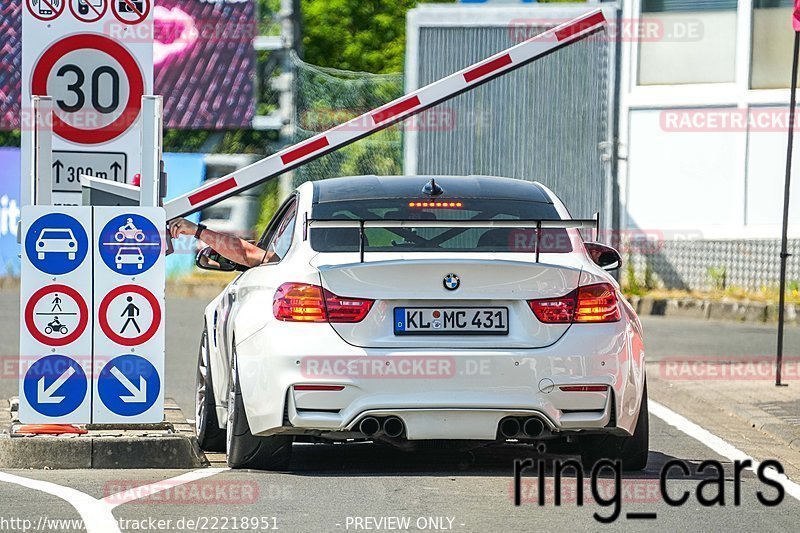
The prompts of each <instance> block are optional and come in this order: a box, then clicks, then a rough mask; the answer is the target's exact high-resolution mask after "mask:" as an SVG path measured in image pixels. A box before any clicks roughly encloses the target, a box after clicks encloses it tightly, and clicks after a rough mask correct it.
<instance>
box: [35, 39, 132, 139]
mask: <svg viewBox="0 0 800 533" xmlns="http://www.w3.org/2000/svg"><path fill="white" fill-rule="evenodd" d="M84 49H88V50H97V51H98V52H102V53H104V54H107V55H109V56H111V57H112V58H113V59H114V60H116V61H117V63H119V64H120V66H121V67H122V69H123V71H124V73H125V77H126V78H127V83H128V87H130V90H129V93H128V101H127V102H126V103H125V109H124V110H123V111H122V114H121V115H120V116H119V117H117V118H116V120H114V122H112V123H111V124H108V125H106V126H104V127H102V128H96V129H89V130H84V129H80V128H76V127H75V126H72V125H71V124H67V123H66V122H64V121H63V120H61V118H60V117H58V115H56V114H55V113H54V114H53V131H54V132H55V133H56V134H57V135H58V136H60V137H63V138H64V139H66V140H67V141H70V142H74V143H77V144H100V143H104V142H108V141H111V140H114V139H116V138H117V137H119V136H120V135H122V134H123V133H125V132H126V131H127V130H128V128H130V127H131V126H132V125H133V124H134V123H135V122H136V120H137V119H138V118H139V114H140V113H141V111H142V95H143V94H144V76H143V75H142V69H141V68H140V67H139V64H138V63H137V62H136V59H135V58H134V57H133V55H131V53H130V52H129V51H128V49H127V48H125V47H124V46H122V45H121V44H119V43H117V42H116V41H114V40H112V39H109V38H108V37H106V36H104V35H98V34H96V33H81V34H76V35H70V36H68V37H65V38H63V39H61V40H60V41H57V42H55V43H53V44H52V45H51V46H50V48H48V49H47V50H45V52H44V53H43V54H42V56H41V57H40V58H39V60H38V61H37V62H36V65H35V66H34V67H33V76H32V80H31V94H38V95H42V96H45V95H47V94H48V93H47V79H48V78H49V76H50V73H51V72H52V70H53V67H54V66H55V64H56V62H57V61H58V60H59V59H61V58H62V57H64V56H65V55H66V54H69V53H71V52H74V51H76V50H84Z"/></svg>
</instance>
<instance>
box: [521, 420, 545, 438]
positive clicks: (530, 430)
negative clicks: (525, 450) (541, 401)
mask: <svg viewBox="0 0 800 533" xmlns="http://www.w3.org/2000/svg"><path fill="white" fill-rule="evenodd" d="M523 431H524V432H525V436H527V437H538V436H539V435H541V434H542V433H543V432H544V424H543V423H542V421H541V420H539V419H538V418H529V419H527V420H526V421H525V425H524V426H523Z"/></svg>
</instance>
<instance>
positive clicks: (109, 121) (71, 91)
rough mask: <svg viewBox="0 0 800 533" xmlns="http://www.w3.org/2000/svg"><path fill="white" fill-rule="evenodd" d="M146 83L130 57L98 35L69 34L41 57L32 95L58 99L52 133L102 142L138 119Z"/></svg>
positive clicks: (80, 142)
mask: <svg viewBox="0 0 800 533" xmlns="http://www.w3.org/2000/svg"><path fill="white" fill-rule="evenodd" d="M144 88H145V82H144V76H143V74H142V69H141V67H140V66H139V64H138V63H137V61H136V59H135V58H134V57H133V55H131V53H130V52H129V51H128V50H127V49H126V48H125V47H124V46H122V45H121V44H119V43H117V42H116V41H114V40H112V39H110V38H108V37H105V36H103V35H99V34H93V33H84V34H78V35H70V36H67V37H64V38H63V39H61V40H59V41H56V42H54V43H53V44H52V45H51V46H50V47H49V48H47V49H46V50H45V51H44V53H42V55H41V56H40V57H39V58H38V60H37V61H36V63H35V65H34V68H33V75H32V78H31V89H32V94H38V95H47V96H52V97H53V132H54V133H55V134H56V135H58V136H59V137H61V138H63V139H65V140H67V141H70V142H73V143H78V144H90V145H91V144H101V143H105V142H108V141H112V140H114V139H116V138H117V137H119V136H120V135H122V134H123V133H125V132H126V131H127V130H128V129H129V128H130V127H131V126H132V125H133V124H134V123H135V122H136V121H137V119H138V118H139V114H140V112H141V107H142V95H143V94H144Z"/></svg>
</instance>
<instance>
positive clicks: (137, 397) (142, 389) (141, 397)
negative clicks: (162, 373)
mask: <svg viewBox="0 0 800 533" xmlns="http://www.w3.org/2000/svg"><path fill="white" fill-rule="evenodd" d="M111 373H112V374H113V375H114V377H115V378H117V379H118V380H119V382H120V383H122V386H123V387H125V388H126V389H128V392H130V393H131V394H132V396H124V397H123V396H120V398H119V399H120V400H122V401H123V402H125V403H144V402H146V401H147V380H146V379H144V376H139V388H138V389H137V388H136V386H135V385H134V384H133V383H131V382H130V380H129V379H128V378H127V377H125V374H123V373H122V372H120V371H119V369H117V367H114V368H112V369H111Z"/></svg>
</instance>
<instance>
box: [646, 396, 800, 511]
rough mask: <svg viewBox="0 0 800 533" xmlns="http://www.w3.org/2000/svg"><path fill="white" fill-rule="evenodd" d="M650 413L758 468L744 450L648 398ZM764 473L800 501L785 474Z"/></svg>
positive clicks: (796, 488) (769, 470) (797, 487)
mask: <svg viewBox="0 0 800 533" xmlns="http://www.w3.org/2000/svg"><path fill="white" fill-rule="evenodd" d="M648 403H649V407H650V414H651V415H655V416H657V417H658V418H660V419H661V420H663V421H664V422H666V423H667V424H669V425H670V426H673V427H675V428H677V429H679V430H680V431H682V432H684V433H686V434H687V435H689V436H690V437H692V438H693V439H695V440H697V441H699V442H700V443H702V444H704V445H705V446H707V447H709V448H711V449H712V450H714V451H715V452H717V453H718V454H719V455H721V456H723V457H727V458H728V459H729V460H731V461H745V460H748V459H749V460H750V461H752V463H753V466H752V467H751V468H748V469H747V470H752V471H754V472H755V471H756V470H758V466H759V464H761V463H760V462H759V461H757V460H755V459H753V458H752V457H750V456H749V455H747V454H746V453H745V452H743V451H741V450H740V449H738V448H736V447H735V446H734V445H732V444H730V443H728V442H726V441H724V440H722V439H721V438H719V437H717V436H716V435H714V434H713V433H711V432H710V431H708V430H707V429H704V428H702V427H700V426H698V425H697V424H695V423H694V422H692V421H691V420H689V419H687V418H686V417H684V416H681V415H679V414H678V413H676V412H675V411H673V410H671V409H669V408H668V407H665V406H663V405H661V404H660V403H658V402H655V401H653V400H649V401H648ZM764 475H765V476H766V477H767V478H769V479H771V480H774V481H776V482H778V483H780V484H781V486H782V487H783V489H784V490H785V491H786V494H788V495H790V496H792V497H793V498H794V499H795V500H798V501H800V485H798V484H797V483H795V482H794V481H792V480H790V479H789V478H788V477H787V476H786V475H785V474H781V473H779V472H778V471H777V470H775V469H774V468H772V467H769V468H766V469H765V470H764Z"/></svg>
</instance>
